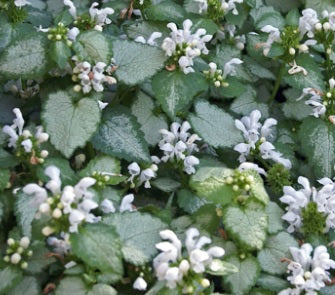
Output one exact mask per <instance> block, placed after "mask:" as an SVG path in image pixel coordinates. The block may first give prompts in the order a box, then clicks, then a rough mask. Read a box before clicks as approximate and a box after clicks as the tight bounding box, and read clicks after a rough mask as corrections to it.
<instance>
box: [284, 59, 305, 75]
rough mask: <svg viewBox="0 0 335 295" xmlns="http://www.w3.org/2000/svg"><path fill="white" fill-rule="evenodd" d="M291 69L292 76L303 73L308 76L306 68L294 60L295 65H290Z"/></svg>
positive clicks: (289, 71)
mask: <svg viewBox="0 0 335 295" xmlns="http://www.w3.org/2000/svg"><path fill="white" fill-rule="evenodd" d="M290 66H291V68H290V69H289V70H288V73H289V74H290V75H294V74H297V73H302V74H303V75H304V76H307V75H308V72H307V70H306V69H305V68H303V67H301V66H298V65H297V63H296V61H295V60H294V61H293V63H290Z"/></svg>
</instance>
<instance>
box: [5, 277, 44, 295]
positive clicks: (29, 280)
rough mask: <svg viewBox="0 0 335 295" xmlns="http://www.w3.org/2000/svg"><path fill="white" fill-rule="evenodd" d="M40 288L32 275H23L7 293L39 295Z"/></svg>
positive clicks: (13, 294) (12, 294) (10, 294)
mask: <svg viewBox="0 0 335 295" xmlns="http://www.w3.org/2000/svg"><path fill="white" fill-rule="evenodd" d="M40 289H41V288H40V286H39V283H38V281H37V280H36V279H35V278H34V277H24V278H23V280H22V281H21V282H20V283H18V284H17V285H16V286H15V288H14V289H12V290H11V291H10V292H9V293H8V294H7V295H39V294H40V293H41V290H40Z"/></svg>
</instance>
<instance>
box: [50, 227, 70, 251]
mask: <svg viewBox="0 0 335 295" xmlns="http://www.w3.org/2000/svg"><path fill="white" fill-rule="evenodd" d="M47 243H48V245H50V246H51V247H53V251H54V252H56V253H58V254H59V255H62V256H64V255H66V254H67V253H68V252H69V251H70V249H71V244H70V235H69V234H65V233H61V235H60V238H56V237H48V239H47Z"/></svg>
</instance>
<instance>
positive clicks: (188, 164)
mask: <svg viewBox="0 0 335 295" xmlns="http://www.w3.org/2000/svg"><path fill="white" fill-rule="evenodd" d="M190 128H191V125H190V124H189V123H188V122H187V121H185V122H183V123H182V124H181V125H180V124H179V123H177V122H173V123H172V124H171V126H170V130H166V129H161V130H160V133H161V134H162V135H163V139H162V140H161V141H160V142H159V147H160V149H161V150H162V151H163V152H164V156H163V157H162V158H161V160H162V161H163V162H167V161H169V160H170V161H173V160H174V159H176V160H177V161H179V160H183V163H184V171H185V172H186V173H188V174H193V173H195V169H194V167H193V166H195V165H198V164H199V160H198V159H197V158H196V157H194V156H192V153H193V152H197V151H199V148H198V145H197V144H196V143H195V142H196V141H199V140H201V138H200V137H199V136H198V135H197V134H191V133H189V132H188V131H189V129H190Z"/></svg>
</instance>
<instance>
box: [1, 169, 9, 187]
mask: <svg viewBox="0 0 335 295" xmlns="http://www.w3.org/2000/svg"><path fill="white" fill-rule="evenodd" d="M9 177H10V173H9V171H8V170H3V169H0V192H2V191H3V190H5V188H6V187H7V185H8V183H9Z"/></svg>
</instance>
